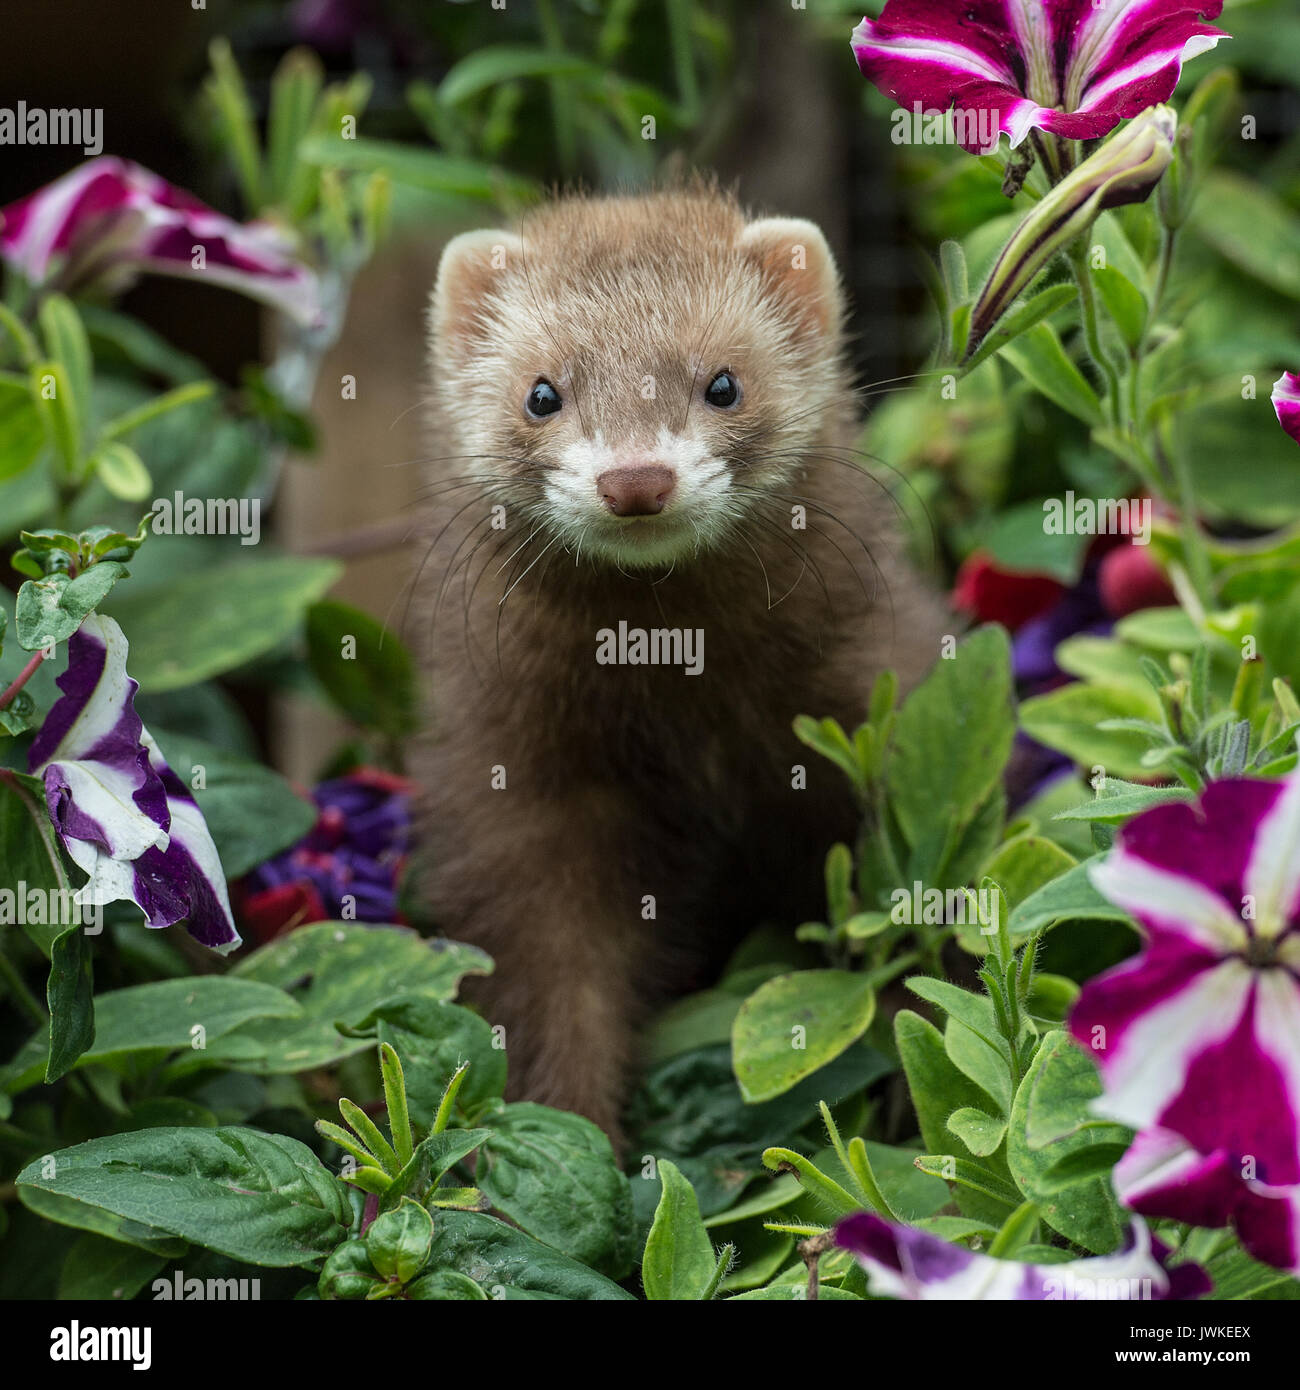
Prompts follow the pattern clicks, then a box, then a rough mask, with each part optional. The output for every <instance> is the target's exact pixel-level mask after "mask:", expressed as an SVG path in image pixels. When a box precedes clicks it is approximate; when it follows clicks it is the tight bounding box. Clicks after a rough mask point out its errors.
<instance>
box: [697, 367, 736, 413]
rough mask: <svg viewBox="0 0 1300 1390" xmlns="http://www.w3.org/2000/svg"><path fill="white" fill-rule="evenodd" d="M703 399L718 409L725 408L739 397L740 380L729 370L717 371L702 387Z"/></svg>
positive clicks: (733, 403)
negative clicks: (706, 384)
mask: <svg viewBox="0 0 1300 1390" xmlns="http://www.w3.org/2000/svg"><path fill="white" fill-rule="evenodd" d="M704 399H705V400H706V401H708V403H709V404H710V405H711V406H714V407H716V408H717V409H718V410H726V409H727V408H728V407H729V406H733V405H735V404H736V402H737V401H738V400H739V399H740V382H738V381H737V380H736V378H735V377H734V376H732V375H731V373H730V372H719V373H718V374H717V376H715V377H714V378H713V380H712V381H711V382H709V384H708V386H706V387H705V388H704Z"/></svg>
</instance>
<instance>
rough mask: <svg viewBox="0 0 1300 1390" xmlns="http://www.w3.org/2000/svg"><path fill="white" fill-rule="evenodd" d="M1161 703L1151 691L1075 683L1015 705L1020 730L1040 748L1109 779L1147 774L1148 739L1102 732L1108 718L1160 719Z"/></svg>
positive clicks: (1112, 685) (1117, 732) (1131, 734)
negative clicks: (1065, 756)
mask: <svg viewBox="0 0 1300 1390" xmlns="http://www.w3.org/2000/svg"><path fill="white" fill-rule="evenodd" d="M1160 717H1161V713H1160V702H1159V701H1158V700H1157V699H1156V696H1155V694H1154V692H1153V691H1151V690H1149V689H1148V690H1146V691H1145V692H1144V691H1140V690H1138V689H1136V688H1135V687H1131V686H1126V685H1115V684H1100V683H1093V682H1083V681H1075V682H1072V683H1071V684H1069V685H1064V686H1062V687H1061V688H1060V689H1059V690H1053V691H1050V692H1049V693H1048V694H1046V695H1036V696H1034V697H1032V698H1031V699H1028V700H1025V701H1023V702H1022V704H1021V706H1020V727H1021V728H1022V729H1023V730H1024V731H1025V732H1026V733H1027V734H1028V735H1029V736H1030V738H1034V739H1037V740H1038V742H1039V743H1045V744H1046V745H1047V746H1048V747H1049V748H1056V749H1058V750H1059V751H1060V752H1062V753H1066V754H1068V755H1069V756H1070V757H1071V758H1073V759H1074V760H1075V762H1077V763H1080V764H1082V765H1083V766H1084V767H1085V768H1091V767H1094V766H1097V765H1100V766H1101V767H1103V768H1105V770H1106V773H1107V775H1108V776H1119V777H1126V778H1134V777H1141V776H1143V775H1149V774H1148V773H1147V770H1146V769H1145V768H1144V767H1143V765H1142V754H1143V753H1144V752H1145V751H1146V749H1147V747H1148V740H1147V739H1146V738H1145V737H1144V736H1143V735H1140V734H1136V733H1131V732H1127V731H1123V730H1112V731H1110V732H1103V731H1101V730H1099V729H1098V728H1097V725H1098V724H1100V723H1102V722H1103V721H1105V720H1108V719H1124V718H1136V719H1152V720H1159V719H1160Z"/></svg>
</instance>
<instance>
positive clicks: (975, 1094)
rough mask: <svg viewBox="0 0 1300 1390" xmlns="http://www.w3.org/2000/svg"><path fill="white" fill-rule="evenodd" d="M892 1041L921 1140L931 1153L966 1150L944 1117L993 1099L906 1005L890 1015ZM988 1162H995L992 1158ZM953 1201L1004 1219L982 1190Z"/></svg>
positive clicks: (976, 1213) (988, 1106)
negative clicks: (895, 1013)
mask: <svg viewBox="0 0 1300 1390" xmlns="http://www.w3.org/2000/svg"><path fill="white" fill-rule="evenodd" d="M894 1040H895V1042H896V1043H897V1045H898V1055H899V1057H900V1058H901V1059H902V1063H903V1069H904V1071H905V1072H906V1074H907V1085H908V1090H909V1092H910V1094H911V1097H912V1105H913V1107H914V1108H915V1110H916V1116H917V1120H918V1123H919V1125H920V1129H921V1140H922V1142H923V1143H924V1144H925V1146H926V1148H928V1149H929V1150H930V1151H931V1152H932V1153H939V1152H942V1151H943V1150H944V1149H948V1150H949V1151H952V1152H955V1155H956V1156H957V1157H961V1156H963V1154H967V1153H969V1152H970V1150H969V1149H967V1148H966V1145H965V1143H964V1141H963V1140H962V1139H961V1138H960V1137H959V1136H954V1135H953V1134H952V1133H951V1131H950V1130H949V1129H948V1117H949V1115H951V1114H952V1113H953V1111H954V1110H957V1109H961V1108H969V1109H974V1110H980V1111H983V1112H984V1113H986V1114H987V1113H988V1112H989V1111H991V1110H993V1109H995V1108H996V1106H995V1103H994V1101H993V1099H992V1097H991V1096H990V1095H989V1094H988V1092H986V1091H985V1090H983V1089H982V1088H981V1087H980V1086H978V1085H976V1083H975V1082H973V1081H972V1080H971V1079H970V1078H969V1077H968V1076H966V1074H965V1073H964V1072H962V1071H960V1070H958V1068H957V1067H956V1066H955V1065H954V1064H953V1062H952V1059H951V1058H950V1057H949V1056H948V1053H947V1050H946V1049H945V1046H944V1039H943V1035H942V1034H941V1033H940V1032H939V1030H938V1029H937V1028H936V1027H935V1026H934V1025H933V1024H932V1023H930V1022H929V1021H928V1020H927V1019H924V1018H922V1017H921V1016H920V1015H919V1014H915V1013H913V1012H912V1011H911V1010H910V1009H901V1010H900V1011H899V1012H898V1014H897V1015H895V1018H894ZM954 1139H955V1142H956V1148H955V1150H954V1143H953V1141H954ZM971 1156H972V1157H974V1156H975V1155H971ZM989 1161H990V1163H998V1162H999V1160H996V1159H993V1158H990V1159H989ZM999 1171H1001V1169H999ZM957 1202H958V1205H959V1206H960V1207H961V1209H962V1211H963V1213H964V1214H965V1215H967V1216H971V1217H977V1218H980V1219H982V1220H986V1221H991V1222H992V1223H993V1224H995V1225H999V1226H1000V1225H1001V1224H1002V1222H1003V1221H1004V1220H1005V1219H1006V1204H1005V1203H1004V1202H1002V1201H1000V1200H997V1199H993V1198H989V1197H986V1196H984V1195H983V1194H982V1193H974V1192H970V1191H967V1190H965V1189H962V1190H959V1191H958V1193H957Z"/></svg>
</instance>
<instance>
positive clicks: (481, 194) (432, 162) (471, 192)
mask: <svg viewBox="0 0 1300 1390" xmlns="http://www.w3.org/2000/svg"><path fill="white" fill-rule="evenodd" d="M298 154H299V157H300V158H301V159H303V160H305V161H306V162H307V163H309V164H319V165H323V166H325V167H326V168H333V169H343V170H348V169H357V170H361V171H364V172H365V173H372V172H374V171H375V170H382V171H383V172H385V173H387V174H388V175H389V176H390V177H391V178H392V179H393V181H394V182H395V183H404V184H409V185H410V186H411V187H413V188H422V189H424V190H425V191H427V192H430V193H441V194H451V195H454V196H455V197H457V198H471V199H474V200H475V201H477V202H484V203H496V202H497V201H498V200H500V199H503V198H509V199H513V200H518V201H527V200H529V199H531V198H533V197H535V196H536V193H537V188H536V185H535V184H533V183H532V182H531V181H530V180H527V179H522V178H518V177H516V176H514V175H511V174H507V173H505V172H504V171H502V170H501V169H499V168H497V167H496V166H495V165H491V164H481V163H478V162H477V161H474V160H469V159H453V158H451V157H450V156H448V155H444V154H437V153H435V152H434V151H432V150H428V149H421V148H419V147H418V146H415V145H408V144H402V143H400V142H398V141H396V140H343V139H340V138H339V136H338V135H337V134H331V135H313V136H310V137H308V138H307V139H306V140H304V141H303V142H302V144H301V145H300V146H299V147H298Z"/></svg>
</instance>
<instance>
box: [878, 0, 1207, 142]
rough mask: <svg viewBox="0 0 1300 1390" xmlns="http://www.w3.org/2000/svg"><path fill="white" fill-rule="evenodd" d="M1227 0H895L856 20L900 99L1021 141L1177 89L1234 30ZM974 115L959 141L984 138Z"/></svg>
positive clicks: (1066, 132) (1107, 127)
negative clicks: (987, 121)
mask: <svg viewBox="0 0 1300 1390" xmlns="http://www.w3.org/2000/svg"><path fill="white" fill-rule="evenodd" d="M1222 9H1223V0H889V3H888V4H887V5H886V6H885V8H884V12H883V13H882V14H881V16H880V18H879V19H878V20H871V19H864V20H863V21H862V23H861V24H859V25H858V27H857V28H856V29H855V30H854V31H853V52H854V55H855V57H856V58H857V60H858V66H859V68H861V69H862V73H863V75H864V76H865V77H867V78H869V79H870V80H871V81H872V82H874V83H875V84H876V86H877V87H879V88H880V90H881V91H882V92H884V93H885V94H886V95H887V96H890V97H892V98H893V99H894V100H895V101H896V102H898V103H899V105H900V106H903V107H905V108H909V109H913V108H916V107H917V106H919V107H920V109H921V110H922V111H947V110H948V109H949V108H952V107H955V108H956V109H957V110H958V111H959V112H968V113H971V114H972V115H974V114H975V113H978V112H981V111H983V112H988V113H989V114H990V117H991V120H992V126H993V129H995V130H996V131H999V132H1001V133H1003V134H1005V135H1007V136H1008V138H1009V139H1010V142H1011V144H1012V145H1018V144H1020V142H1021V141H1022V140H1024V138H1025V137H1026V136H1027V135H1028V134H1029V132H1030V131H1031V130H1034V129H1035V128H1037V129H1040V130H1046V131H1051V132H1053V133H1054V134H1057V135H1061V136H1065V137H1066V138H1068V139H1074V140H1081V139H1088V140H1091V139H1096V138H1097V137H1099V136H1102V135H1105V134H1106V133H1107V132H1108V131H1111V130H1114V128H1115V127H1116V126H1117V125H1118V124H1119V123H1120V121H1122V120H1124V119H1126V118H1127V117H1129V116H1136V115H1137V113H1138V112H1139V111H1142V110H1145V109H1146V107H1148V106H1152V105H1155V104H1157V103H1159V102H1162V101H1165V100H1167V99H1168V97H1169V95H1170V93H1172V91H1173V90H1174V87H1175V86H1176V85H1177V83H1178V77H1179V74H1180V72H1181V71H1182V65H1183V64H1184V63H1185V62H1187V61H1189V60H1190V59H1192V58H1194V57H1196V55H1197V54H1199V53H1204V52H1206V50H1207V49H1211V48H1213V47H1214V45H1215V44H1216V43H1218V41H1219V40H1220V39H1221V38H1225V37H1226V35H1225V34H1224V33H1223V32H1222V30H1219V29H1216V28H1214V27H1213V26H1212V25H1210V24H1208V23H1206V22H1205V21H1207V20H1211V19H1215V18H1217V17H1218V15H1219V12H1220V11H1221V10H1222ZM982 124H984V123H981V122H972V123H971V125H970V126H969V127H968V132H969V133H968V134H966V135H965V138H963V131H962V127H961V125H960V124H959V125H958V127H957V133H958V138H959V140H960V143H961V144H962V145H964V146H965V147H966V148H967V149H979V148H980V147H981V143H982V142H981V141H980V140H979V138H978V137H977V136H976V135H975V133H974V132H975V131H976V130H977V129H978V128H979V126H980V125H982Z"/></svg>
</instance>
